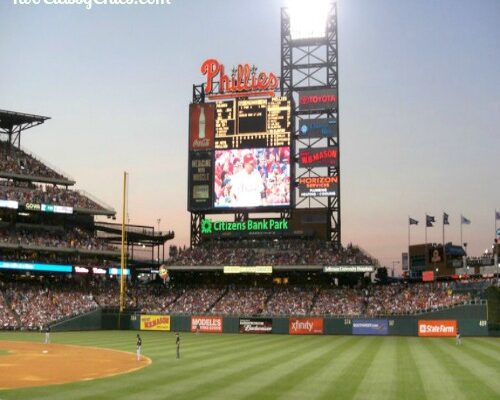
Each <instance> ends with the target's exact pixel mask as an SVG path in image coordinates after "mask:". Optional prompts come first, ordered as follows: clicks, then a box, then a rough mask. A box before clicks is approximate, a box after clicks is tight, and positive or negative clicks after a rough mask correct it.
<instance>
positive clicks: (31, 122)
mask: <svg viewBox="0 0 500 400" xmlns="http://www.w3.org/2000/svg"><path fill="white" fill-rule="evenodd" d="M48 119H50V117H44V116H42V115H33V114H24V113H19V112H14V111H7V110H0V132H2V133H10V132H12V131H13V130H14V127H17V130H18V131H19V130H25V129H29V128H32V127H34V126H37V125H40V124H43V123H44V122H45V121H46V120H48Z"/></svg>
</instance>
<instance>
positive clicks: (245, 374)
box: [204, 338, 347, 398]
mask: <svg viewBox="0 0 500 400" xmlns="http://www.w3.org/2000/svg"><path fill="white" fill-rule="evenodd" d="M327 339H329V340H328V344H326V343H325V345H329V346H332V349H336V348H339V347H341V346H344V345H345V343H346V342H347V340H346V339H345V338H344V339H333V338H325V340H327ZM315 342H316V341H315ZM315 346H316V347H314V346H313V347H312V348H313V350H315V349H317V344H316V343H315ZM323 347H324V346H323V345H322V348H323ZM294 353H295V349H290V348H289V349H287V352H286V353H285V354H284V356H283V357H280V358H279V359H278V358H274V359H272V361H271V362H268V363H266V364H264V367H265V368H264V369H263V368H262V367H263V364H262V363H261V361H260V360H259V359H256V360H255V362H254V363H253V365H250V366H249V367H246V368H243V369H239V370H237V371H235V372H233V373H231V374H230V375H229V376H228V381H229V382H231V383H241V384H242V385H248V384H249V382H253V381H255V380H256V379H257V378H256V375H258V374H262V372H263V370H265V371H269V373H270V374H271V371H270V368H274V367H275V366H279V365H280V364H282V363H284V362H288V361H289V360H290V359H291V358H293V357H295V354H294ZM303 367H304V366H303ZM273 377H275V375H273ZM224 378H225V377H222V378H221V379H219V384H217V385H211V386H212V388H213V390H210V391H209V392H208V393H209V394H210V395H212V396H211V397H215V398H217V397H218V398H221V397H225V396H228V397H230V393H231V392H234V391H237V390H239V389H233V388H231V384H230V385H229V386H225V387H224V386H222V385H221V383H223V379H224ZM285 381H286V382H292V381H293V379H292V377H289V376H285V377H281V378H280V383H281V382H285ZM260 382H261V380H260V379H259V383H260ZM295 382H296V381H295ZM272 385H273V386H277V385H276V380H274V381H273V382H272ZM249 386H250V390H248V391H246V392H244V393H242V395H243V397H242V398H247V397H249V396H250V397H254V398H262V397H266V396H267V397H268V396H269V394H268V390H266V388H261V389H256V390H252V389H255V385H252V384H250V385H249ZM221 388H223V389H222V392H223V393H221ZM255 391H257V393H255ZM252 393H255V395H253V394H252ZM260 393H264V395H261V394H260ZM205 394H206V392H205V391H204V395H205Z"/></svg>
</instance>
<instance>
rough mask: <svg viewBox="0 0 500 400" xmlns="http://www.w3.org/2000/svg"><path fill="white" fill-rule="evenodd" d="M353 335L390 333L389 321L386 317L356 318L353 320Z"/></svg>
mask: <svg viewBox="0 0 500 400" xmlns="http://www.w3.org/2000/svg"><path fill="white" fill-rule="evenodd" d="M352 334H353V335H388V334H389V322H388V321H387V320H386V319H355V320H353V321H352Z"/></svg>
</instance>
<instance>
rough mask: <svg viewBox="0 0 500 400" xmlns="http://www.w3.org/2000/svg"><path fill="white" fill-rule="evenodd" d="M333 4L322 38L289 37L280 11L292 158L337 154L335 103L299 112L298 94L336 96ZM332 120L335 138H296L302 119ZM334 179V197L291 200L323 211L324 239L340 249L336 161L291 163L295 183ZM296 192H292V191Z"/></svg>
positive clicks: (286, 18)
mask: <svg viewBox="0 0 500 400" xmlns="http://www.w3.org/2000/svg"><path fill="white" fill-rule="evenodd" d="M337 44H338V42H337V4H336V3H333V4H331V6H330V7H329V10H328V15H327V18H326V26H325V34H324V36H322V37H314V38H300V39H299V38H297V39H294V38H292V36H291V26H290V14H289V10H288V9H287V8H282V9H281V94H282V96H289V97H291V98H292V99H294V101H292V118H293V121H292V127H295V128H294V132H293V134H294V135H295V138H296V140H294V142H295V156H296V157H297V156H298V151H299V150H300V149H306V148H308V149H314V148H320V147H323V148H324V147H337V149H339V152H340V141H339V137H340V130H339V105H338V104H339V99H338V97H337V107H336V109H322V110H315V111H301V110H300V109H299V107H298V106H297V104H298V93H299V92H300V91H302V90H307V89H337V96H338V51H337V50H338V49H337ZM316 118H333V119H335V120H336V125H337V130H338V132H339V134H338V135H337V136H336V137H331V138H320V139H318V138H314V139H312V138H310V139H301V138H299V135H298V128H299V125H300V124H299V123H300V121H301V120H304V119H316ZM325 175H326V176H329V177H337V179H338V192H337V193H336V196H330V197H324V198H309V197H308V198H302V199H301V198H299V197H298V196H295V198H296V202H295V207H297V208H323V207H324V208H325V211H326V213H327V237H328V238H329V240H331V242H332V244H333V245H334V246H335V247H337V248H340V246H341V229H340V227H341V226H340V216H341V214H340V183H341V182H340V161H339V160H337V165H336V166H335V167H321V168H318V167H315V168H299V166H298V163H295V177H296V179H298V178H300V177H303V176H325ZM295 190H296V189H295Z"/></svg>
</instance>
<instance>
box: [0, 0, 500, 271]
mask: <svg viewBox="0 0 500 400" xmlns="http://www.w3.org/2000/svg"><path fill="white" fill-rule="evenodd" d="M46 1H47V0H41V2H40V3H41V4H39V5H35V4H28V5H20V4H15V3H16V2H15V1H14V0H2V1H1V2H0V54H1V62H0V109H6V110H12V111H19V112H26V113H33V114H41V115H46V116H50V117H52V119H51V120H49V121H47V122H46V123H45V124H44V125H42V126H40V127H37V128H34V129H32V130H30V131H27V132H26V133H25V134H24V135H23V137H22V145H23V146H24V147H26V148H28V149H29V150H31V151H33V152H34V153H35V154H37V155H38V156H40V157H41V158H42V159H44V160H48V161H49V162H50V163H51V164H53V165H55V166H56V167H58V168H59V169H60V170H62V171H64V172H65V173H67V174H68V175H70V176H72V177H73V178H74V179H75V180H76V181H77V188H79V189H84V190H86V191H88V192H90V193H91V194H93V195H94V196H96V197H97V198H99V199H101V200H102V201H104V202H105V203H107V204H110V205H112V206H113V207H114V208H115V209H116V210H117V217H118V219H120V218H121V212H120V210H121V193H122V179H123V178H122V177H123V172H124V171H127V172H128V173H129V191H128V192H129V209H128V214H129V218H130V222H131V223H136V224H141V225H154V226H155V227H157V220H158V219H161V222H160V229H161V230H173V231H175V235H176V238H175V240H174V244H179V245H184V244H186V245H187V244H188V243H189V214H188V212H187V210H186V204H187V156H188V143H187V139H188V105H189V102H190V101H191V98H192V85H193V83H197V84H198V83H202V82H204V77H203V76H202V75H201V73H200V66H201V63H202V62H203V61H204V60H205V59H207V58H217V59H219V60H220V61H221V62H222V63H223V64H225V65H226V66H229V67H230V66H233V65H237V64H239V63H251V64H255V65H257V66H258V67H259V69H260V70H262V71H275V72H276V73H277V74H279V71H280V7H282V6H284V5H287V4H288V3H287V0H252V1H240V0H210V1H207V0H171V3H172V4H170V5H163V6H160V5H157V6H146V5H141V6H139V5H121V6H111V5H101V6H96V5H94V6H93V7H92V8H91V9H90V10H87V9H86V8H85V6H83V5H62V4H61V5H48V4H44V2H46ZM305 1H307V0H305ZM18 2H19V1H18ZM26 2H28V3H29V2H30V0H27V1H26ZM31 3H33V1H31ZM338 13H339V15H338V29H339V32H338V38H339V44H338V49H339V102H340V115H339V126H340V141H341V147H340V162H341V172H340V179H341V180H342V193H341V201H342V203H341V204H342V242H343V244H344V245H346V244H347V243H355V244H358V245H359V246H360V247H362V248H363V249H364V250H365V251H367V252H368V253H370V254H371V255H373V256H374V257H377V258H378V259H379V260H380V261H381V262H382V263H383V264H385V265H387V266H389V267H392V266H393V262H394V261H399V260H401V253H402V252H403V251H405V250H406V248H407V245H408V217H409V216H411V217H413V218H415V219H417V220H419V221H420V223H419V225H418V226H416V227H415V226H414V227H412V229H411V242H412V243H423V241H424V226H425V223H424V219H425V217H424V216H425V214H426V213H427V214H429V215H433V216H435V217H436V220H437V221H438V223H437V224H436V226H435V227H434V228H429V229H428V231H427V234H428V241H429V242H441V240H442V225H441V216H442V213H443V212H447V213H448V214H449V215H450V225H449V226H447V227H446V241H452V242H454V243H457V244H458V243H459V242H460V215H461V214H463V215H464V216H466V217H467V218H468V219H469V220H470V221H471V225H467V226H464V229H463V240H464V241H466V242H467V243H468V250H469V254H470V255H480V254H481V253H483V252H484V250H485V249H486V248H489V247H491V244H492V242H493V239H494V228H495V220H494V212H495V209H497V210H500V179H499V174H498V161H499V160H500V157H499V149H500V139H499V134H500V96H499V93H500V77H499V75H498V74H499V71H500V40H499V38H500V24H499V23H498V20H499V19H500V2H499V1H497V0H478V1H475V2H471V1H468V0H453V1H452V0H440V1H437V0H418V1H417V0H411V1H410V0H404V1H403V0H339V1H338ZM499 222H500V221H499ZM499 226H500V223H499ZM398 268H399V265H396V270H397V269H398Z"/></svg>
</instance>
